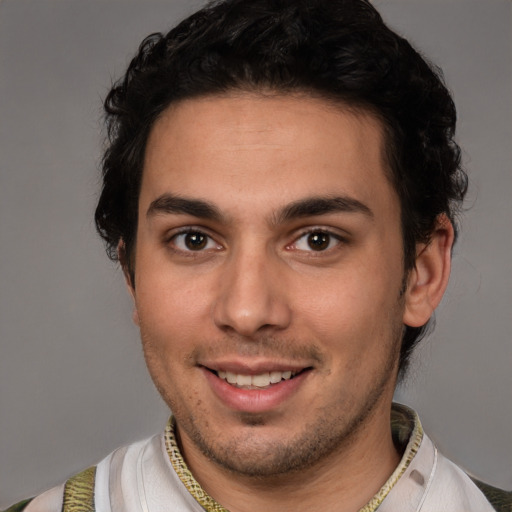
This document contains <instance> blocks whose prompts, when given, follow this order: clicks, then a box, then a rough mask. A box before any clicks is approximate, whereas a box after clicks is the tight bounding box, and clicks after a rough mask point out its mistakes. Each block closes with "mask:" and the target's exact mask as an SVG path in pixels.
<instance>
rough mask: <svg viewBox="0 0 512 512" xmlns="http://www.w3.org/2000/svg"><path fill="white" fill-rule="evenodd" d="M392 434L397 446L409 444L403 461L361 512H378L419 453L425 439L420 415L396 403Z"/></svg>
mask: <svg viewBox="0 0 512 512" xmlns="http://www.w3.org/2000/svg"><path fill="white" fill-rule="evenodd" d="M391 434H392V436H393V441H394V443H395V445H396V446H403V445H404V444H406V443H407V447H406V448H405V452H404V455H403V456H402V460H401V461H400V464H399V465H398V466H397V468H396V469H395V471H393V474H392V475H391V476H390V477H389V478H388V480H387V482H386V483H385V484H384V485H383V486H382V487H381V488H380V490H379V492H378V493H377V494H376V495H375V496H374V497H373V498H372V499H371V500H370V501H369V502H368V503H367V504H366V505H365V506H364V507H363V508H362V509H361V510H359V512H374V511H375V510H377V508H378V507H379V506H380V505H381V504H382V502H383V501H384V498H385V497H386V496H387V495H388V494H389V491H391V489H392V488H393V487H394V486H395V485H396V483H397V482H398V480H400V477H401V476H402V475H403V474H404V473H405V470H406V469H407V468H408V467H409V464H410V463H411V461H412V459H414V456H415V455H416V453H418V449H419V447H420V444H421V441H422V439H423V427H422V426H421V422H420V419H419V418H418V415H417V414H416V413H415V412H414V411H413V410H412V409H409V408H408V407H406V406H405V405H401V404H395V403H394V404H393V407H392V409H391Z"/></svg>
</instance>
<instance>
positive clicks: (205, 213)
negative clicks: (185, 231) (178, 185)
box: [146, 194, 224, 221]
mask: <svg viewBox="0 0 512 512" xmlns="http://www.w3.org/2000/svg"><path fill="white" fill-rule="evenodd" d="M173 213H177V214H181V215H191V216H192V217H197V218H200V219H209V220H214V221H221V220H222V219H223V218H224V216H223V215H222V214H221V212H220V211H219V209H218V208H217V207H216V206H215V205H214V204H213V203H210V202H208V201H203V200H202V199H189V198H187V197H180V196H173V195H171V194H163V195H161V196H160V197H158V198H157V199H155V200H154V201H152V202H151V204H150V205H149V208H148V210H147V212H146V216H147V217H152V216H154V215H158V214H173Z"/></svg>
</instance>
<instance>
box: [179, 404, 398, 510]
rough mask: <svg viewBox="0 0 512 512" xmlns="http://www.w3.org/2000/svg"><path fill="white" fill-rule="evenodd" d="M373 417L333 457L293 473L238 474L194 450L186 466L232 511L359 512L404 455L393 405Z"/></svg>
mask: <svg viewBox="0 0 512 512" xmlns="http://www.w3.org/2000/svg"><path fill="white" fill-rule="evenodd" d="M373 412H374V414H373V416H374V417H373V418H372V420H373V421H369V422H367V423H366V425H365V426H364V427H363V428H361V429H360V430H358V431H357V432H355V433H354V435H353V437H352V438H351V439H347V441H346V443H344V444H343V445H341V446H339V447H338V449H337V450H335V451H333V452H332V453H331V454H330V455H329V456H328V457H325V458H324V459H322V460H321V461H319V462H318V463H316V464H315V465H312V466H310V467H308V468H302V469H301V470H300V471H297V472H293V473H291V474H286V475H273V476H269V477H264V478H263V477H248V476H245V475H239V474H234V473H232V472H230V471H228V470H226V469H224V468H222V467H220V466H218V465H217V464H216V463H214V462H212V461H210V460H207V461H205V458H204V456H202V454H201V453H200V452H197V451H195V450H190V449H189V450H186V456H187V464H188V465H189V468H190V469H191V471H192V473H193V474H194V477H195V478H196V480H197V481H198V482H199V483H200V484H201V486H202V487H203V489H204V490H205V491H206V492H207V493H208V494H209V495H210V496H212V497H213V498H214V499H215V500H216V501H217V502H218V503H220V504H222V506H224V507H225V508H226V509H228V510H230V511H231V512H256V511H260V510H269V511H272V510H279V511H280V512H292V511H293V512H302V511H309V510H323V511H325V512H329V511H336V512H355V511H357V510H359V509H361V508H362V507H363V506H364V505H365V504H366V503H368V501H370V500H371V498H372V497H373V496H374V495H375V494H376V493H377V492H378V491H379V490H380V488H381V487H382V486H383V485H384V483H385V482H386V481H387V480H388V478H389V477H390V475H391V474H392V473H393V471H394V470H395V468H396V466H397V465H398V463H399V461H400V456H401V455H400V454H399V453H398V452H397V450H396V448H395V446H394V444H393V440H392V437H391V425H390V407H389V405H388V406H387V410H386V409H384V410H376V411H373Z"/></svg>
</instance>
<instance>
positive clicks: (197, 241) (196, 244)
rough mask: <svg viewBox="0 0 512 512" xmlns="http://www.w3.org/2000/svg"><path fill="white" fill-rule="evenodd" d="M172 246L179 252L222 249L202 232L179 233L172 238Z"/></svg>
mask: <svg viewBox="0 0 512 512" xmlns="http://www.w3.org/2000/svg"><path fill="white" fill-rule="evenodd" d="M171 243H172V245H173V246H174V247H175V248H176V249H178V250H179V251H184V252H189V251H195V252H198V251H204V250H208V249H220V248H221V246H220V245H219V244H217V243H216V242H215V241H214V240H213V239H212V238H211V237H209V236H208V235H207V234H206V233H203V232H201V231H195V230H190V231H185V232H183V233H178V234H177V235H174V236H173V237H172V238H171Z"/></svg>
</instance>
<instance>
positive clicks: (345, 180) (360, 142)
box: [140, 93, 396, 209]
mask: <svg viewBox="0 0 512 512" xmlns="http://www.w3.org/2000/svg"><path fill="white" fill-rule="evenodd" d="M384 154H385V152H384V131H383V128H382V126H381V123H380V121H379V120H378V119H377V118H376V117H375V116H373V115H372V114H371V113H369V112H366V111H362V110H353V109H348V108H345V107H343V106H342V105H337V104H334V103H333V102H330V101H327V100H323V99H318V98H312V97H308V96H298V95H263V94H255V93H240V94H236V95H235V94H230V95H225V96H211V97H204V98H198V99H191V100H185V101H182V102H180V103H177V104H174V105H172V106H171V107H169V108H168V109H167V110H166V111H164V113H163V114H162V115H161V117H160V118H159V119H158V120H157V122H156V123H155V125H154V127H153V129H152V131H151V133H150V137H149V139H148V144H147V148H146V154H145V164H144V172H143V180H142V189H141V197H140V205H141V207H142V208H144V205H146V206H147V205H148V204H149V202H151V201H153V200H154V199H155V198H157V197H158V196H159V195H161V194H163V193H172V194H185V195H191V194H192V195H193V196H194V197H200V198H202V199H207V200H209V201H213V202H222V201H224V200H227V198H228V196H229V195H230V194H231V199H233V198H234V197H235V196H236V198H237V199H242V198H243V199H244V200H245V201H246V203H245V204H247V207H248V208H249V203H250V201H253V200H255V201H259V202H260V203H262V204H263V203H264V205H265V207H267V206H268V207H274V206H275V207H276V208H277V207H279V206H280V203H282V202H283V201H284V200H289V201H293V200H300V199H301V198H302V197H304V196H306V195H324V196H325V195H340V194H341V195H344V196H350V197H353V198H355V199H357V200H359V201H361V202H363V203H366V202H370V203H372V202H375V200H380V202H381V203H382V205H381V206H386V204H385V203H395V202H396V196H395V193H394V190H393V188H392V186H391V184H390V183H389V180H388V179H387V177H386V176H387V173H386V167H385V158H384ZM232 203H233V204H234V202H233V201H232ZM243 204H244V203H243V201H238V203H237V204H236V206H237V207H238V209H240V208H243ZM221 206H222V204H221ZM226 206H228V204H227V203H226ZM388 206H389V204H388Z"/></svg>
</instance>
